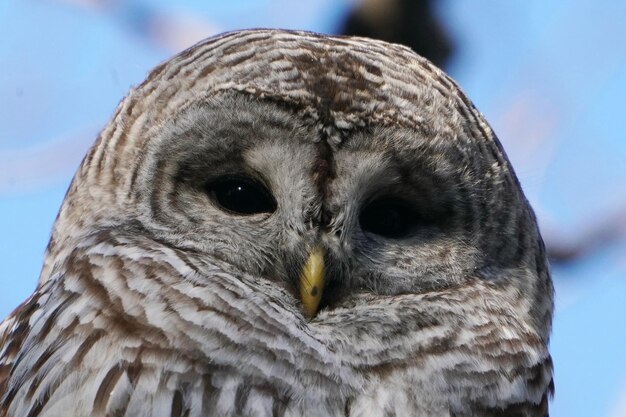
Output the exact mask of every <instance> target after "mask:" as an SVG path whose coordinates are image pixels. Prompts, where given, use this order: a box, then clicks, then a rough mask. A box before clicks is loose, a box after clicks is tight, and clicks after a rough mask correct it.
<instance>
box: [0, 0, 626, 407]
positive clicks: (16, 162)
mask: <svg viewBox="0 0 626 417" xmlns="http://www.w3.org/2000/svg"><path fill="white" fill-rule="evenodd" d="M254 27H279V28H291V29H307V30H313V31H317V32H324V33H335V34H336V33H348V34H359V35H366V36H370V37H378V38H382V39H385V40H391V41H394V42H398V43H404V44H406V45H408V46H410V47H412V48H414V49H415V50H416V51H418V52H419V53H421V54H423V55H425V56H426V57H428V58H429V59H431V60H432V61H433V62H435V63H436V64H437V65H439V66H440V67H442V68H444V69H445V70H446V71H447V72H448V73H449V74H451V75H452V77H453V78H455V79H456V80H457V81H458V82H459V84H460V85H461V86H462V88H463V89H464V90H465V91H466V92H467V93H468V95H469V97H470V98H471V99H472V100H473V101H474V103H475V104H476V105H477V107H478V108H479V109H480V110H481V111H482V112H483V113H484V114H485V115H486V117H487V120H489V121H490V123H491V124H492V126H493V128H494V130H495V131H496V133H497V134H498V136H499V137H500V140H501V141H502V143H503V145H504V148H505V149H506V151H507V152H508V155H509V157H510V159H511V160H512V163H513V166H514V167H515V169H516V171H517V174H518V176H519V177H520V180H521V182H522V185H523V187H524V190H525V192H526V195H527V196H528V198H529V200H530V201H531V203H532V205H533V207H534V208H535V210H536V212H537V214H538V216H539V219H540V223H541V227H542V230H543V232H544V237H545V240H546V243H547V246H548V249H549V253H550V257H551V261H552V270H553V276H554V281H555V286H556V315H555V321H554V332H553V337H552V342H551V349H552V352H553V356H554V362H555V369H556V396H555V398H554V400H553V402H552V404H551V415H552V416H553V417H565V416H568V417H578V416H580V417H583V416H584V417H589V416H596V417H626V331H625V330H626V325H625V323H624V321H626V187H625V185H626V137H625V136H626V105H625V103H626V47H625V46H626V2H622V1H620V0H613V1H611V0H606V1H603V2H597V1H594V0H570V1H550V2H547V1H543V0H524V1H507V2H495V1H489V0H456V1H452V0H440V1H432V2H431V1H420V0H362V1H357V0H352V1H349V0H309V1H306V2H297V1H292V0H231V1H217V0H215V1H207V0H185V1H181V0H178V1H174V0H154V1H147V0H145V1H139V0H136V1H107V0H47V1H46V0H39V1H34V0H4V1H2V2H0V318H3V317H4V316H6V315H7V314H9V312H10V311H11V310H13V309H14V308H15V307H16V306H17V305H18V304H19V303H21V302H22V301H23V300H24V299H25V298H26V297H27V296H28V295H29V294H30V293H31V292H32V291H33V289H34V288H35V285H36V282H37V278H38V274H39V270H40V267H41V261H42V255H43V251H44V248H45V245H46V244H47V240H48V237H49V233H50V229H51V226H52V223H53V221H54V218H55V216H56V213H57V211H58V208H59V206H60V204H61V201H62V199H63V195H64V193H65V190H66V188H67V187H68V185H69V182H70V180H71V177H72V175H73V173H74V171H75V170H76V168H77V167H78V164H79V163H80V161H81V158H82V156H83V155H84V153H85V151H86V150H87V148H88V147H89V146H90V145H91V143H92V142H93V140H94V139H95V137H96V135H97V132H98V131H99V130H100V129H101V128H102V127H103V126H104V124H105V123H106V122H107V120H108V119H109V117H110V115H111V114H112V112H113V110H114V108H115V106H116V105H117V103H118V102H119V100H121V99H122V97H123V96H124V95H125V93H126V91H127V90H128V89H129V88H130V87H131V86H132V85H135V84H137V83H139V82H141V81H142V80H143V78H144V76H145V75H146V73H147V71H149V70H150V69H151V68H152V67H154V66H155V65H156V64H158V63H159V62H161V61H163V60H165V59H167V58H168V57H170V56H171V55H173V54H174V53H176V52H178V51H180V50H182V49H184V48H186V47H188V46H191V45H192V44H194V43H195V42H197V41H199V40H201V39H203V38H205V37H207V36H210V35H213V34H216V33H219V32H221V31H225V30H233V29H240V28H254Z"/></svg>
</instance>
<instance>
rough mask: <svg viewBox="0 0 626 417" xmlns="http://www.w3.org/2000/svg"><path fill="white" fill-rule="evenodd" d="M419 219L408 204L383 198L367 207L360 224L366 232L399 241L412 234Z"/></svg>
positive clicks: (362, 213) (361, 216)
mask: <svg viewBox="0 0 626 417" xmlns="http://www.w3.org/2000/svg"><path fill="white" fill-rule="evenodd" d="M418 219H419V218H418V216H417V215H416V213H414V212H413V210H411V209H410V207H409V206H408V204H407V203H404V202H403V201H401V200H397V199H394V198H383V199H379V200H376V201H374V202H372V203H370V204H369V205H367V206H366V207H365V208H364V209H363V211H362V212H361V215H360V217H359V222H360V224H361V229H362V230H363V231H365V232H368V233H373V234H376V235H379V236H382V237H386V238H392V239H398V238H402V237H406V236H407V235H408V234H409V233H411V232H412V231H413V230H414V228H415V226H416V225H417V223H418Z"/></svg>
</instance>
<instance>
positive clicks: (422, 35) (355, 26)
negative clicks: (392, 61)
mask: <svg viewBox="0 0 626 417" xmlns="http://www.w3.org/2000/svg"><path fill="white" fill-rule="evenodd" d="M432 5H433V2H432V1H431V0H363V1H361V2H360V3H359V4H358V5H357V6H356V8H355V9H354V10H352V11H351V12H350V13H349V15H348V17H347V18H346V20H345V21H344V22H343V24H342V26H341V28H340V30H339V32H340V33H341V34H343V35H351V36H365V37H368V38H375V39H381V40H384V41H387V42H394V43H399V44H402V45H405V46H408V47H409V48H411V49H413V50H414V51H415V52H417V53H418V54H420V55H422V56H423V57H426V58H427V59H428V60H430V61H431V62H432V63H434V64H435V65H437V66H438V67H440V68H443V67H445V65H446V63H447V61H448V58H449V57H450V55H451V54H452V51H453V45H452V41H451V40H450V37H449V36H448V34H447V33H446V31H445V30H444V27H443V25H442V24H441V22H440V21H439V19H438V17H437V16H436V15H435V13H434V12H433V7H432Z"/></svg>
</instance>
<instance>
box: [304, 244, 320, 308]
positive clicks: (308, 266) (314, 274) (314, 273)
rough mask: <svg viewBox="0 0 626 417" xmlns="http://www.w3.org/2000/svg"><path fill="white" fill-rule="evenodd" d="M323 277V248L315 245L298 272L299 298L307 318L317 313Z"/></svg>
mask: <svg viewBox="0 0 626 417" xmlns="http://www.w3.org/2000/svg"><path fill="white" fill-rule="evenodd" d="M324 278H325V276H324V250H323V249H321V248H319V247H317V248H315V249H313V251H311V254H310V255H309V259H307V261H306V263H305V264H304V267H303V268H302V273H301V274H300V282H299V287H300V300H301V301H302V307H303V309H304V315H305V316H306V317H307V318H312V317H313V316H315V313H317V307H319V305H320V300H321V299H322V292H323V291H324Z"/></svg>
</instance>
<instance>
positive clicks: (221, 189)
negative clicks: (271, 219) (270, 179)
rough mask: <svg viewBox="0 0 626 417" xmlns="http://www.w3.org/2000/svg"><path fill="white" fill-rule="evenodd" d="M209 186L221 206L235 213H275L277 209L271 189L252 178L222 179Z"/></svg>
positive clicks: (210, 193)
mask: <svg viewBox="0 0 626 417" xmlns="http://www.w3.org/2000/svg"><path fill="white" fill-rule="evenodd" d="M207 188H208V191H209V195H210V196H211V197H212V198H213V200H214V201H215V202H216V203H217V205H218V206H219V207H220V208H222V209H224V210H226V211H229V212H232V213H235V214H243V215H251V214H258V213H273V212H274V211H275V210H276V202H275V201H274V198H273V197H272V195H271V194H270V193H269V191H268V190H267V189H266V188H265V187H264V186H262V185H260V184H258V183H257V182H256V181H254V180H251V179H247V178H246V179H240V178H227V179H221V180H218V181H216V182H215V183H212V184H210V185H209V186H208V187H207Z"/></svg>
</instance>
